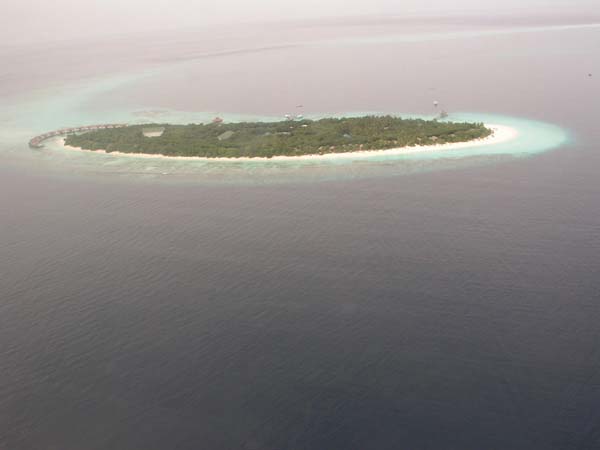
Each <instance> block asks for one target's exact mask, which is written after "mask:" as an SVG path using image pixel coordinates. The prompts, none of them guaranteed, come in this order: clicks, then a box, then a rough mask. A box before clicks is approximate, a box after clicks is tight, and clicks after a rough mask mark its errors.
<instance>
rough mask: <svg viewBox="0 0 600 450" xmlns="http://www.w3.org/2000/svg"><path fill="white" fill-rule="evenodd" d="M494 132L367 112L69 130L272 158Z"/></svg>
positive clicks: (173, 152)
mask: <svg viewBox="0 0 600 450" xmlns="http://www.w3.org/2000/svg"><path fill="white" fill-rule="evenodd" d="M148 127H157V128H158V127H160V128H162V127H164V133H163V134H162V135H161V136H157V137H146V136H144V133H143V131H144V129H148ZM490 134H491V131H490V130H489V129H487V128H485V127H484V125H483V124H481V123H455V122H440V121H437V120H422V119H401V118H398V117H391V116H381V117H379V116H369V117H360V118H341V119H333V118H328V119H321V120H316V121H312V120H301V121H282V122H242V123H221V124H217V123H211V124H206V125H203V124H198V125H194V124H192V125H168V124H146V125H133V126H129V127H125V128H117V129H106V130H98V131H91V132H87V133H83V134H78V135H71V136H68V137H67V139H66V144H67V145H71V146H74V147H81V148H83V149H86V150H101V149H102V150H106V151H107V152H113V151H119V152H125V153H145V154H163V155H167V156H204V157H209V158H215V157H230V158H232V157H241V156H246V157H267V158H270V157H273V156H278V155H286V156H299V155H312V154H324V153H345V152H353V151H358V150H384V149H389V148H397V147H404V146H418V145H431V144H444V143H448V142H466V141H471V140H474V139H479V138H484V137H486V136H489V135H490Z"/></svg>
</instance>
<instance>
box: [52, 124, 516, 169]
mask: <svg viewBox="0 0 600 450" xmlns="http://www.w3.org/2000/svg"><path fill="white" fill-rule="evenodd" d="M485 127H486V128H489V129H490V130H492V134H490V135H489V136H487V137H485V138H481V139H475V140H472V141H467V142H451V143H445V144H434V145H416V146H408V147H398V148H390V149H385V150H360V151H353V152H346V153H324V154H314V155H299V156H283V155H282V156H273V157H272V158H266V157H247V156H240V157H231V158H230V157H216V158H208V157H206V156H169V155H163V154H160V153H159V154H151V153H125V152H118V151H115V152H107V151H106V150H84V149H82V148H80V147H72V146H70V145H66V144H65V138H64V137H61V138H60V139H58V142H59V144H60V145H61V146H62V147H63V148H65V149H67V150H73V151H82V152H94V153H104V154H107V155H114V156H125V157H133V158H168V159H173V160H175V159H178V160H189V161H196V160H204V161H232V162H241V161H299V160H335V159H357V158H370V157H373V156H396V155H405V154H413V153H423V152H439V151H446V150H458V149H465V148H472V147H482V146H488V145H496V144H501V143H504V142H508V141H511V140H513V139H516V138H517V136H518V135H519V133H518V131H517V130H516V129H515V128H512V127H509V126H506V125H497V124H485Z"/></svg>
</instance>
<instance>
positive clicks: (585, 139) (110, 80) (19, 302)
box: [0, 17, 600, 450]
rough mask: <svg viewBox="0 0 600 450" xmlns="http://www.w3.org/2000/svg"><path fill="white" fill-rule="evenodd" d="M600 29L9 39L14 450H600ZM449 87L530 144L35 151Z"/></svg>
mask: <svg viewBox="0 0 600 450" xmlns="http://www.w3.org/2000/svg"><path fill="white" fill-rule="evenodd" d="M598 23H600V17H599V18H596V19H595V20H594V18H590V17H582V18H573V17H570V18H562V19H560V20H559V19H552V20H551V19H544V20H539V19H535V18H528V17H521V18H519V19H518V20H517V19H513V20H511V19H510V18H505V19H503V20H497V21H490V20H483V19H481V18H477V17H470V18H465V19H461V20H458V19H452V20H450V19H443V18H438V19H421V20H416V19H412V20H408V19H397V18H389V19H380V18H377V19H375V18H374V19H369V20H367V19H356V20H341V19H340V20H327V21H318V22H298V23H293V24H272V25H270V26H252V25H244V26H237V27H233V26H231V27H223V28H218V29H208V30H200V31H198V30H187V31H179V32H170V33H166V32H165V33H162V34H155V35H133V36H122V37H116V38H114V39H111V40H106V41H103V42H94V41H89V42H87V41H85V40H83V41H81V42H77V43H73V42H54V43H53V42H50V43H46V44H44V45H43V46H34V45H27V46H25V45H20V46H17V45H14V46H12V45H10V44H7V43H5V44H3V46H1V47H0V58H1V60H2V61H3V64H2V66H0V99H1V104H0V158H1V161H2V162H1V164H0V192H2V194H0V255H1V257H0V374H2V375H1V377H0V448H1V449H6V450H32V449H40V450H41V449H44V450H46V449H61V450H70V449H73V450H75V449H77V450H83V449H85V450H87V449H98V450H99V449H111V450H121V449H122V450H130V449H131V450H135V449H140V450H142V449H143V450H151V449H156V450H165V449H207V450H208V449H210V450H221V449H247V450H250V449H251V450H259V449H265V450H267V449H268V450H283V449H290V450H296V449H315V450H316V449H319V450H320V449H330V450H333V449H340V450H350V449H357V450H359V449H360V450H366V449H373V450H381V449H411V450H417V449H423V450H425V449H450V450H453V449H456V450H459V449H460V450H464V449H545V450H547V449H557V450H558V449H560V450H566V449H578V450H582V449H597V448H600V425H599V424H600V349H599V347H598V342H599V339H600V327H599V325H598V324H599V323H600V256H599V255H600V178H599V177H598V170H599V168H600V146H599V145H598V142H599V141H600V127H599V126H598V118H600V103H599V102H598V99H600V58H598V49H599V48H600V26H599V25H597V24H598ZM434 101H439V102H440V105H441V106H442V107H443V108H444V109H447V110H448V112H449V113H450V117H449V118H450V119H452V118H455V119H456V120H462V119H469V120H482V121H484V120H485V121H488V120H489V121H492V122H495V123H506V124H509V125H511V126H515V127H516V128H518V129H519V130H520V132H521V134H520V136H519V139H518V140H517V141H515V142H512V143H505V144H502V145H500V146H497V147H489V148H487V149H486V148H484V147H481V148H475V149H469V150H468V151H467V150H465V151H455V152H454V151H453V152H452V153H448V152H446V153H444V152H437V153H428V154H423V155H418V156H411V157H409V156H399V157H398V156H397V157H393V158H376V157H375V158H368V159H366V160H353V159H351V158H350V159H348V160H343V161H341V162H340V161H336V162H335V163H331V162H329V163H328V162H323V161H321V162H319V161H311V162H310V163H297V162H290V163H281V162H245V163H242V162H233V163H229V162H207V161H198V162H195V161H194V162H189V161H172V160H164V161H163V160H150V159H144V158H122V157H117V156H112V155H100V154H93V153H79V152H75V151H66V150H64V149H61V148H59V147H58V146H56V145H53V144H52V143H49V144H48V145H46V146H45V147H44V148H43V149H40V150H33V149H30V148H29V147H28V145H27V142H28V140H29V139H30V138H31V137H33V136H34V135H36V134H39V133H43V132H46V131H50V130H53V129H57V128H62V127H66V126H77V125H85V124H94V123H104V122H121V121H127V122H130V123H143V122H158V123H163V122H178V123H189V122H196V121H202V120H210V119H211V118H212V117H214V116H216V115H219V116H222V117H224V118H225V119H226V120H246V119H261V120H271V119H273V120H274V119H276V118H280V117H282V116H283V115H284V114H286V113H296V112H297V111H301V112H302V113H303V114H304V115H306V116H308V117H313V116H314V117H319V116H324V115H340V116H343V115H350V114H352V115H361V114H366V113H374V114H375V113H376V114H398V115H415V116H425V117H431V116H433V115H434V114H436V109H435V106H434V105H433V102H434ZM300 105H301V106H300Z"/></svg>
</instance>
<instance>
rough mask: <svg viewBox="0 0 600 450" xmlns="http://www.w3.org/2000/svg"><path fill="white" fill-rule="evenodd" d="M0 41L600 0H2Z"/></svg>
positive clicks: (552, 7)
mask: <svg viewBox="0 0 600 450" xmlns="http://www.w3.org/2000/svg"><path fill="white" fill-rule="evenodd" d="M2 3H3V6H2V13H1V14H0V40H1V42H2V43H4V44H9V45H10V44H11V43H17V42H23V41H26V42H35V41H51V40H65V39H74V38H78V37H81V38H83V37H97V36H109V35H114V34H123V33H126V32H145V31H153V30H161V29H177V28H186V29H189V28H194V27H203V26H207V25H214V24H220V23H235V22H257V21H273V20H290V19H304V18H321V17H332V16H355V15H404V14H464V13H481V14H497V13H511V12H522V11H528V12H540V13H544V14H552V13H556V14H561V13H563V12H570V13H576V12H581V11H589V12H598V13H600V0H426V1H424V0H212V1H209V0H51V1H49V0H3V2H2Z"/></svg>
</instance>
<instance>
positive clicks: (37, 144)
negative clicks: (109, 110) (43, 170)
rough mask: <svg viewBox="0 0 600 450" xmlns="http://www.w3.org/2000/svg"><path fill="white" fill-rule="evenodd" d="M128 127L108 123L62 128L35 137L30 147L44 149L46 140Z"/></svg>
mask: <svg viewBox="0 0 600 450" xmlns="http://www.w3.org/2000/svg"><path fill="white" fill-rule="evenodd" d="M126 126H127V125H126V124H123V123H106V124H101V125H87V126H83V127H72V128H61V129H60V130H54V131H49V132H48V133H44V134H40V135H39V136H35V137H34V138H32V139H31V140H30V141H29V146H30V147H31V148H42V147H43V146H44V144H43V142H44V141H45V140H46V139H50V138H53V137H56V136H65V135H67V134H73V133H85V132H86V131H96V130H105V129H108V128H123V127H126Z"/></svg>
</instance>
